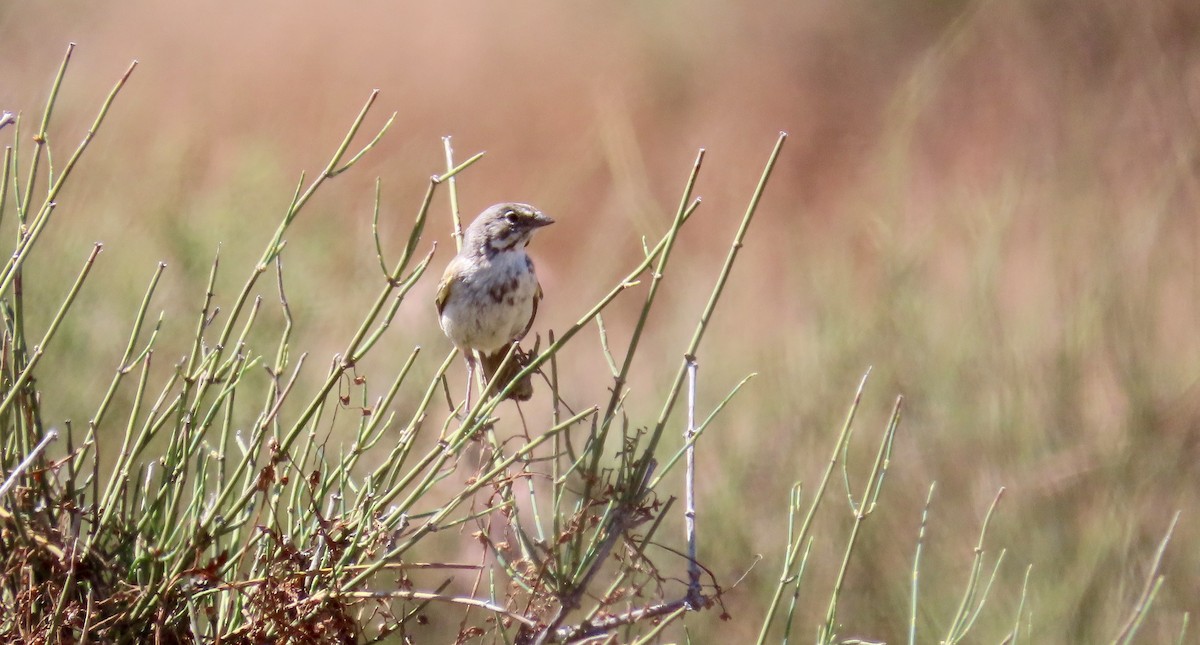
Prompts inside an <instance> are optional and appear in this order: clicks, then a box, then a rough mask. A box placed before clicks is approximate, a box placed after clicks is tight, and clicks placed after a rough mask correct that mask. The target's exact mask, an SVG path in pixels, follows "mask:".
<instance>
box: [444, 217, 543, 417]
mask: <svg viewBox="0 0 1200 645" xmlns="http://www.w3.org/2000/svg"><path fill="white" fill-rule="evenodd" d="M553 223H554V220H552V219H550V218H549V217H546V216H545V215H543V214H542V212H541V211H539V210H538V209H536V208H534V207H532V206H530V205H529V204H515V203H505V204H496V205H495V206H492V207H490V208H488V209H487V210H485V211H483V212H482V213H480V214H479V217H476V218H475V221H474V222H471V225H470V226H469V227H467V232H466V234H465V235H464V236H463V242H462V249H461V250H459V252H458V255H456V256H454V259H453V260H451V261H450V264H449V265H448V266H447V267H446V272H445V274H443V275H442V282H441V284H439V285H438V291H437V299H436V304H437V312H438V322H439V323H440V324H441V327H442V331H443V332H445V333H446V336H448V337H449V338H450V341H451V342H453V343H454V346H455V347H457V348H458V349H459V350H461V351H462V353H463V355H464V356H465V357H466V359H467V406H468V407H469V406H470V393H471V378H472V376H473V372H474V367H475V359H474V353H475V352H478V353H479V364H480V366H481V367H482V369H483V376H484V379H485V380H486V381H487V382H488V383H491V382H492V380H493V379H497V383H496V390H494V391H499V389H501V388H503V387H504V386H505V385H507V384H508V381H510V380H512V378H513V376H515V375H516V374H517V372H518V371H520V370H521V365H520V364H519V363H518V358H520V356H517V355H514V356H513V357H512V358H511V359H510V360H509V362H508V367H507V368H506V369H505V371H504V372H503V373H502V374H496V370H497V369H498V368H499V367H500V363H501V362H503V361H504V357H505V356H506V355H507V354H508V351H509V348H510V347H512V345H513V344H514V343H516V342H518V341H520V340H521V339H522V338H524V337H525V334H527V333H528V332H529V328H530V327H532V326H533V317H534V316H535V315H537V308H538V301H539V300H541V299H542V287H541V285H540V284H538V280H537V275H536V274H535V273H534V271H533V260H531V259H530V258H529V255H527V254H526V253H525V247H526V245H528V244H529V241H530V240H531V239H533V233H534V231H536V230H537V229H539V228H541V227H543V226H546V225H549V224H553ZM531 396H533V382H532V380H531V379H530V377H529V376H528V375H527V376H526V377H525V378H524V379H522V380H521V382H519V383H517V385H516V386H515V387H513V390H512V392H510V393H509V398H511V399H515V400H517V401H528V400H529V398H530V397H531Z"/></svg>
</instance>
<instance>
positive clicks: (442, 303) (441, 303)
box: [433, 263, 454, 316]
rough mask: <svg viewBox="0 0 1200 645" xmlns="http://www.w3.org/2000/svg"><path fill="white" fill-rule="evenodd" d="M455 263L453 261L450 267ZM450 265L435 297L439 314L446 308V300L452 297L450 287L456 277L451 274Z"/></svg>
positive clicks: (434, 302) (434, 301)
mask: <svg viewBox="0 0 1200 645" xmlns="http://www.w3.org/2000/svg"><path fill="white" fill-rule="evenodd" d="M453 266H454V264H453V263H451V265H450V267H453ZM450 267H447V269H446V275H443V276H442V281H441V283H439V284H438V289H437V297H436V298H434V299H433V304H434V306H436V307H437V312H438V315H439V316H440V315H442V310H443V309H445V308H446V300H447V299H449V298H450V288H451V286H452V285H453V284H454V277H453V275H452V274H451V271H450Z"/></svg>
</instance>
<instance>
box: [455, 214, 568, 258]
mask: <svg viewBox="0 0 1200 645" xmlns="http://www.w3.org/2000/svg"><path fill="white" fill-rule="evenodd" d="M553 223H554V220H553V219H550V218H549V217H547V216H546V215H543V214H542V212H541V211H539V210H538V209H536V208H534V207H532V206H530V205H529V204H518V203H504V204H496V205H494V206H490V207H488V209H487V210H485V211H483V212H482V213H480V214H479V217H476V218H475V221H474V222H471V225H470V226H469V227H468V228H467V232H466V239H465V240H463V246H464V247H466V248H477V249H480V250H481V251H483V252H485V253H487V254H489V255H490V254H492V253H499V252H502V251H511V250H512V249H520V248H524V247H525V245H526V244H529V240H530V239H532V238H533V232H534V231H536V230H537V229H539V228H541V227H543V226H546V225H549V224H553Z"/></svg>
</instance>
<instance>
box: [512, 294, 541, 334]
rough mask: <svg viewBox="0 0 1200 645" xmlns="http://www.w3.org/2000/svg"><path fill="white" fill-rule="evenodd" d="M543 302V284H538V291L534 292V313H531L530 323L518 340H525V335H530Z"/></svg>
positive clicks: (526, 325)
mask: <svg viewBox="0 0 1200 645" xmlns="http://www.w3.org/2000/svg"><path fill="white" fill-rule="evenodd" d="M541 300H542V283H540V282H539V283H537V291H534V292H533V311H531V312H529V322H527V323H525V330H524V331H522V332H521V335H520V336H519V337H518V338H517V340H520V339H521V338H524V337H525V334H528V333H529V330H530V329H532V328H533V319H534V318H537V309H538V303H539V302H541Z"/></svg>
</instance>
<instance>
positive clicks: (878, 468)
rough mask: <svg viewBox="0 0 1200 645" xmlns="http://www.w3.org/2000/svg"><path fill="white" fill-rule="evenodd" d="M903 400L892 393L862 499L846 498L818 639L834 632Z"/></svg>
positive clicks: (829, 640) (824, 640) (826, 638)
mask: <svg viewBox="0 0 1200 645" xmlns="http://www.w3.org/2000/svg"><path fill="white" fill-rule="evenodd" d="M903 404H904V397H902V396H901V397H896V405H895V406H894V407H893V408H892V416H891V419H890V420H889V421H888V425H887V429H886V430H885V431H884V434H883V439H882V440H881V441H880V442H879V451H878V452H877V453H876V454H875V463H874V464H873V465H872V466H871V473H870V475H868V476H867V483H866V486H865V487H864V488H863V499H862V500H861V502H860V503H859V504H858V505H857V506H856V505H855V504H854V500H853V498H851V500H850V510H851V511H852V512H853V513H854V524H853V525H852V526H851V528H850V537H849V538H848V539H847V540H846V552H845V554H844V555H843V556H842V566H841V567H840V568H839V569H838V573H837V578H836V579H835V581H834V583H833V593H831V594H830V596H829V608H828V609H827V610H826V612H825V625H824V627H823V628H822V629H821V631H820V634H819V636H818V638H817V642H818V643H832V642H833V639H834V634H835V633H836V630H837V606H838V601H839V600H840V599H841V595H842V585H843V584H844V583H845V581H846V572H847V571H849V569H850V558H851V556H852V555H853V554H854V547H855V546H856V545H857V543H858V536H859V534H860V532H861V531H862V525H863V522H865V521H866V519H867V517H868V516H870V514H871V512H872V510H873V509H874V508H875V503H876V501H877V500H878V497H879V492H880V488H879V486H880V484H881V483H882V482H883V478H884V476H885V475H886V474H887V469H888V462H889V461H890V455H891V450H892V442H893V440H894V439H895V437H896V429H897V428H898V427H899V426H900V410H901V408H902V407H903ZM845 467H846V463H845V458H844V457H843V460H842V468H845Z"/></svg>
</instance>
